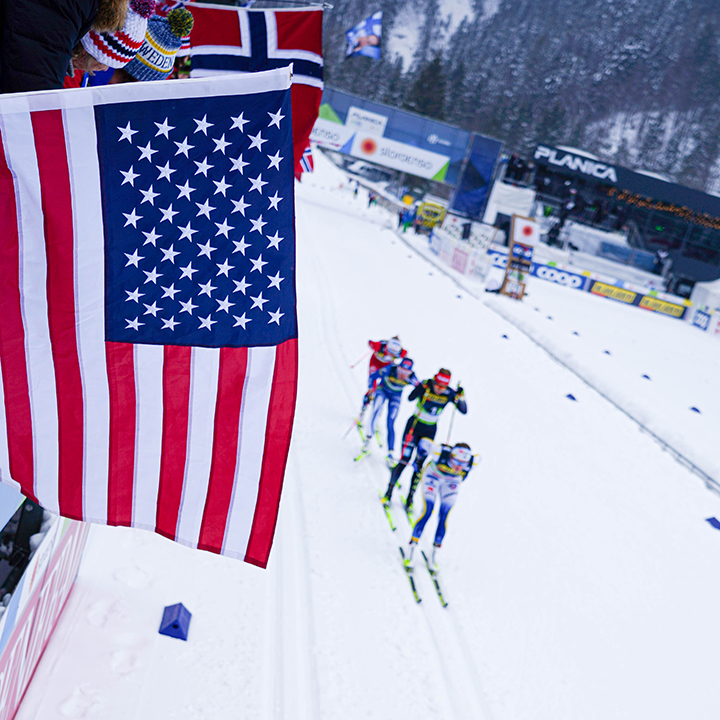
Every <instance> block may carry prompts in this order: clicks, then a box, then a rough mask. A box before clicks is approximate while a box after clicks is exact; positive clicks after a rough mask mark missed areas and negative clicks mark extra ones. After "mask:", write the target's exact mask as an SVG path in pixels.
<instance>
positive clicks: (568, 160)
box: [535, 145, 618, 183]
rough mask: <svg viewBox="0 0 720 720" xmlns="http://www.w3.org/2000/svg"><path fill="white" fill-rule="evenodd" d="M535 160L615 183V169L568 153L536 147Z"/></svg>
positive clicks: (542, 146) (540, 146)
mask: <svg viewBox="0 0 720 720" xmlns="http://www.w3.org/2000/svg"><path fill="white" fill-rule="evenodd" d="M535 159H536V160H547V162H548V163H549V164H550V165H555V166H557V167H566V168H568V169H569V170H574V171H575V172H581V173H583V175H592V176H593V177H596V178H597V179H598V180H610V181H611V182H614V183H616V182H617V181H618V179H617V173H616V172H615V168H614V167H611V166H609V165H604V164H603V163H600V162H597V161H596V160H591V159H590V158H586V157H581V156H580V155H573V154H572V153H569V152H564V151H558V150H554V149H553V148H549V147H545V146H544V145H538V146H537V150H535Z"/></svg>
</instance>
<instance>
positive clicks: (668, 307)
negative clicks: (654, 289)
mask: <svg viewBox="0 0 720 720" xmlns="http://www.w3.org/2000/svg"><path fill="white" fill-rule="evenodd" d="M640 307H641V308H645V309H646V310H653V311H655V312H659V313H663V314H664V315H672V316H673V317H681V316H682V314H683V312H684V311H685V308H684V307H683V306H682V305H675V304H673V303H669V302H665V300H658V298H654V297H648V296H647V295H646V296H645V297H644V298H643V299H642V300H641V301H640Z"/></svg>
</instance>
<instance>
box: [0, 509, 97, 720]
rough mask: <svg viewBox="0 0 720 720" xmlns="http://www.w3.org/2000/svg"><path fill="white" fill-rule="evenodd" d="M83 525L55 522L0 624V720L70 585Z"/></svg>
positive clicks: (28, 675) (17, 699)
mask: <svg viewBox="0 0 720 720" xmlns="http://www.w3.org/2000/svg"><path fill="white" fill-rule="evenodd" d="M89 527H90V526H89V525H88V524H87V523H81V522H76V521H75V520H66V519H64V518H58V519H57V521H56V522H55V525H54V526H53V527H52V528H51V529H50V531H48V533H47V535H46V536H45V538H44V539H43V541H42V543H41V544H40V547H38V549H37V550H36V552H35V555H34V556H33V558H32V559H31V561H30V564H29V565H28V567H27V569H26V570H25V573H24V574H23V577H22V579H21V581H20V584H19V585H18V587H17V588H16V589H15V592H14V593H13V597H12V600H11V601H10V604H9V605H8V608H7V610H6V611H5V613H4V614H3V617H2V621H1V622H0V720H11V719H12V718H13V717H14V715H15V713H16V712H17V709H18V707H19V706H20V703H21V701H22V698H23V696H24V695H25V691H26V690H27V686H28V684H29V683H30V680H31V679H32V675H33V673H34V672H35V668H36V666H37V664H38V662H39V660H40V657H41V656H42V653H43V651H44V650H45V647H46V645H47V643H48V641H49V640H50V636H51V635H52V632H53V630H54V629H55V625H56V624H57V621H58V618H59V617H60V613H61V612H62V609H63V607H64V606H65V602H66V600H67V597H68V595H69V593H70V590H71V589H72V586H73V583H74V582H75V576H76V575H77V570H78V567H79V565H80V560H81V558H82V552H83V549H84V547H85V540H86V538H87V533H88V530H89Z"/></svg>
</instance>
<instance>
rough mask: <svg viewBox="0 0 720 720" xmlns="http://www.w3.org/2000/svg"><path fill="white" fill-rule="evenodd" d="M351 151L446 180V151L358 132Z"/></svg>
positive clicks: (406, 169)
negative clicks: (422, 147)
mask: <svg viewBox="0 0 720 720" xmlns="http://www.w3.org/2000/svg"><path fill="white" fill-rule="evenodd" d="M350 155H353V156H354V157H357V158H361V159H363V160H368V161H370V162H373V163H376V164H378V165H384V166H385V167H389V168H393V169H394V170H403V171H404V172H407V173H410V174H411V175H417V176H418V177H424V178H429V179H431V180H437V181H438V182H442V181H443V180H445V175H446V174H447V169H448V165H449V163H450V158H449V157H448V156H447V155H440V154H439V153H435V152H430V151H429V150H422V149H421V148H418V147H414V146H413V145H407V144H405V143H401V142H397V141H395V140H389V139H388V138H384V137H377V136H375V135H369V134H367V133H360V132H358V133H357V134H356V135H355V138H354V140H353V143H352V147H351V149H350Z"/></svg>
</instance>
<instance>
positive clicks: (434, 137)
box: [427, 133, 450, 147]
mask: <svg viewBox="0 0 720 720" xmlns="http://www.w3.org/2000/svg"><path fill="white" fill-rule="evenodd" d="M427 141H428V142H429V143H430V144H431V145H446V146H447V147H449V146H450V141H449V140H443V139H442V138H441V137H440V136H439V135H438V134H437V133H432V134H431V135H428V136H427Z"/></svg>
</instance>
